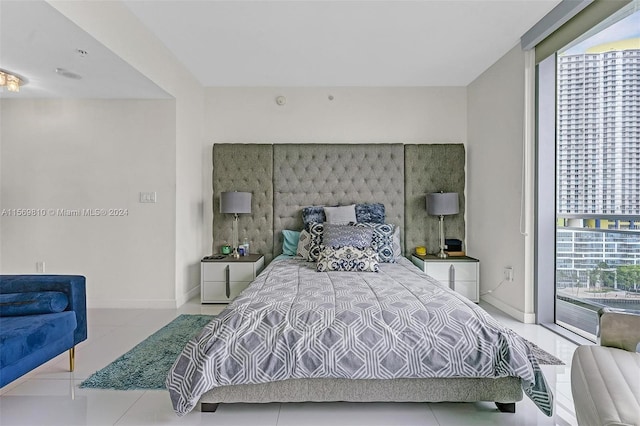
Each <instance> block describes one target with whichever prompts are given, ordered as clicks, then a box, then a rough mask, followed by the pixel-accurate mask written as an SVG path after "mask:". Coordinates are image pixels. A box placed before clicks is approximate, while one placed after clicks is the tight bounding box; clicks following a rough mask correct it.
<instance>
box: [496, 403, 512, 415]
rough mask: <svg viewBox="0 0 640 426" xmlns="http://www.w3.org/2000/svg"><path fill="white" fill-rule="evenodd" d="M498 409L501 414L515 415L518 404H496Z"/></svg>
mask: <svg viewBox="0 0 640 426" xmlns="http://www.w3.org/2000/svg"><path fill="white" fill-rule="evenodd" d="M496 407H498V411H500V412H501V413H515V412H516V403H515V402H507V403H502V402H496Z"/></svg>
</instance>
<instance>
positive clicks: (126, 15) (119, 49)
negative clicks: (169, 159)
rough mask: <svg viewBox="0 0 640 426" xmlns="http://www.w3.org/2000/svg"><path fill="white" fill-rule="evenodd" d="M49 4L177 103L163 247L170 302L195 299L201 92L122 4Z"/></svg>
mask: <svg viewBox="0 0 640 426" xmlns="http://www.w3.org/2000/svg"><path fill="white" fill-rule="evenodd" d="M47 2H48V3H49V4H50V5H52V6H53V7H54V8H56V9H57V10H58V11H59V12H60V13H62V14H63V15H65V16H66V17H67V18H68V19H70V20H71V21H73V22H74V23H75V24H76V25H78V26H79V27H80V28H82V29H84V30H85V31H86V32H87V33H89V34H90V35H91V36H93V37H94V38H95V39H96V40H98V41H99V42H100V43H102V44H104V45H105V46H106V47H108V48H109V49H111V50H112V51H113V52H114V53H116V54H117V55H118V56H120V57H121V58H122V59H124V60H125V61H127V62H128V63H129V64H130V65H131V66H132V67H134V68H136V69H137V70H138V71H140V72H141V73H142V74H144V75H145V76H146V77H147V78H149V79H150V80H151V81H153V82H154V83H155V84H157V85H158V86H159V87H161V88H162V89H164V90H165V91H166V92H167V93H169V94H170V95H171V96H173V97H174V98H175V99H176V113H175V116H174V117H173V120H174V121H175V133H174V134H173V135H172V136H173V138H174V156H175V160H176V168H175V174H174V175H173V179H174V185H175V186H174V191H175V194H176V203H175V205H174V206H173V208H174V209H175V218H176V219H175V223H174V238H173V239H172V240H171V241H167V244H171V245H172V248H173V250H174V260H173V263H174V265H175V268H174V269H175V276H174V277H173V279H174V282H175V296H174V297H175V300H176V304H177V305H178V306H179V305H181V304H183V303H184V302H186V301H187V300H188V299H189V298H190V297H193V296H195V295H197V294H198V292H199V284H200V279H199V278H200V269H199V265H200V259H201V257H202V256H203V255H204V254H206V252H207V251H208V249H207V248H206V235H207V234H205V232H206V231H205V230H204V214H203V208H204V203H203V200H202V194H203V188H202V185H203V182H205V181H206V177H205V175H204V174H203V173H208V172H207V171H205V170H203V169H202V168H201V165H202V160H201V156H202V155H203V151H204V149H203V139H202V130H203V112H204V104H203V102H204V92H203V88H202V86H201V85H200V83H199V82H198V81H197V80H196V79H195V78H194V77H193V75H191V73H190V72H189V71H188V70H187V69H186V68H185V67H184V65H182V64H181V63H180V62H178V61H177V60H176V58H175V56H174V55H173V54H172V53H171V52H170V51H169V50H168V49H167V47H166V46H165V45H164V44H163V43H162V42H161V41H160V40H158V39H157V38H156V37H155V36H154V35H153V34H152V33H151V32H149V30H148V29H147V28H146V27H144V25H142V23H141V22H140V21H139V20H138V19H137V18H136V17H135V15H133V14H132V13H131V11H130V10H129V9H128V8H127V7H126V6H125V5H124V4H123V3H122V2H118V1H103V2H69V1H65V0H62V1H59V0H48V1H47ZM115 22H117V25H114V23H115ZM151 125H155V123H151Z"/></svg>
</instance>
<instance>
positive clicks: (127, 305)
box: [87, 299, 177, 309]
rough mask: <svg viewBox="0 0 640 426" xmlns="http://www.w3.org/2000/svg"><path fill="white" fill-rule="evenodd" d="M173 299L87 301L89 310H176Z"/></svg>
mask: <svg viewBox="0 0 640 426" xmlns="http://www.w3.org/2000/svg"><path fill="white" fill-rule="evenodd" d="M176 307H177V304H176V301H175V300H171V299H98V300H91V299H89V300H87V308H88V309H176Z"/></svg>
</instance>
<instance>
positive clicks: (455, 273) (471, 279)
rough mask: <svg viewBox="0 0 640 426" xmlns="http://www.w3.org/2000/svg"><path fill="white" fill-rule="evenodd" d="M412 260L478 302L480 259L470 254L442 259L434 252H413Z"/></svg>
mask: <svg viewBox="0 0 640 426" xmlns="http://www.w3.org/2000/svg"><path fill="white" fill-rule="evenodd" d="M411 261H412V262H413V264H414V265H416V266H417V267H418V268H420V269H422V271H423V272H424V273H425V274H427V275H430V276H431V277H433V278H435V279H436V280H438V281H440V282H441V283H442V284H444V285H446V286H448V287H449V288H451V289H453V290H455V291H456V292H458V293H460V294H462V295H463V296H465V297H466V298H467V299H469V300H471V301H472V302H475V303H478V301H479V293H480V261H479V260H478V259H474V258H473V257H468V256H450V257H447V258H445V259H441V258H439V257H436V256H434V255H432V254H428V255H426V256H421V255H418V254H415V253H413V254H412V255H411Z"/></svg>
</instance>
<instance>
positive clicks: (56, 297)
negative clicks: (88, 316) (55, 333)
mask: <svg viewBox="0 0 640 426" xmlns="http://www.w3.org/2000/svg"><path fill="white" fill-rule="evenodd" d="M68 304H69V299H68V298H67V295H66V294H64V293H62V292H60V291H31V292H25V293H4V294H0V317H13V316H22V315H39V314H53V313H57V312H62V311H64V310H65V309H66V308H67V305H68Z"/></svg>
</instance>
